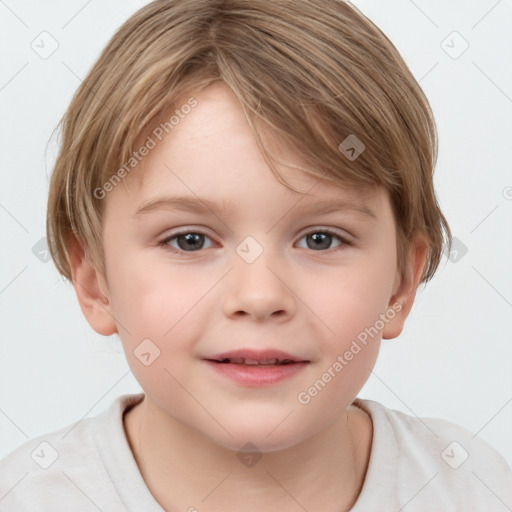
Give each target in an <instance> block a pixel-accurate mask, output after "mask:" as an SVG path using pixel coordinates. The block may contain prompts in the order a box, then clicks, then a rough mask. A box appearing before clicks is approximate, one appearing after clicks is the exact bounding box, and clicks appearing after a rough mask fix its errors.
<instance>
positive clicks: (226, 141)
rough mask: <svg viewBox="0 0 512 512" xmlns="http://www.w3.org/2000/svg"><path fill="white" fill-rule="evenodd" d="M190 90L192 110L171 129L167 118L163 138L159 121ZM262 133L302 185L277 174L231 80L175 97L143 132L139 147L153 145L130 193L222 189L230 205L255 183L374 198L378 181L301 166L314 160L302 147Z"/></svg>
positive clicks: (326, 197) (327, 196) (334, 197)
mask: <svg viewBox="0 0 512 512" xmlns="http://www.w3.org/2000/svg"><path fill="white" fill-rule="evenodd" d="M191 97H193V98H194V100H195V101H196V102H197V104H196V106H195V107H194V109H193V110H192V111H190V109H187V111H188V112H189V113H188V114H187V115H181V116H180V118H179V122H178V123H177V124H175V125H174V126H173V127H172V129H169V128H170V127H169V125H167V128H168V131H169V133H165V130H164V135H163V136H162V137H161V140H159V139H158V137H157V136H155V129H160V132H161V131H162V130H161V127H162V126H164V127H165V124H164V123H166V122H168V121H169V119H170V118H171V117H172V115H173V114H174V113H175V112H176V109H179V105H181V104H185V103H186V102H187V100H188V99H189V98H191ZM184 111H185V109H184ZM175 117H176V116H175ZM176 119H178V118H177V117H176ZM159 127H160V128H159ZM160 132H157V133H160ZM258 133H259V134H260V136H261V137H262V140H263V142H264V144H265V147H266V149H268V150H270V151H271V153H272V154H273V155H275V156H277V157H278V158H279V164H277V165H276V168H277V169H276V170H277V171H278V173H279V174H280V175H281V176H282V177H283V178H284V179H285V180H286V182H287V183H289V184H290V185H291V187H292V189H295V190H291V189H289V188H287V187H285V186H284V185H283V184H281V183H279V182H278V180H277V178H276V177H275V176H274V175H270V173H271V171H270V168H269V166H268V163H267V162H266V160H265V159H264V157H263V155H262V153H261V151H260V150H259V148H258V146H257V144H256V140H255V139H254V136H253V133H252V131H251V129H250V126H249V124H248V122H247V119H246V117H245V114H244V111H243V109H242V107H241V104H240V102H239V101H238V99H237V98H236V96H235V95H234V94H233V93H232V91H231V90H230V89H229V88H228V87H227V86H226V85H224V84H222V83H214V84H211V85H210V86H208V87H207V88H206V89H205V90H203V91H201V92H197V93H195V94H194V93H192V94H188V95H185V96H184V97H183V98H182V99H181V100H179V101H176V102H175V103H174V105H173V106H172V108H170V109H168V110H167V111H166V112H165V113H162V114H161V115H160V116H159V117H158V118H157V119H156V120H155V121H154V122H153V123H151V125H150V128H149V129H148V130H146V131H145V132H144V133H142V134H141V135H140V137H139V138H138V141H137V143H136V147H139V145H140V147H142V146H143V145H144V143H145V142H146V141H148V140H149V139H148V137H149V138H150V139H151V140H152V141H154V147H152V148H151V150H150V151H149V152H148V154H147V156H145V157H144V158H143V159H142V161H141V162H140V163H139V164H138V166H137V168H136V169H135V170H134V172H132V173H131V174H130V175H129V176H128V177H127V179H126V180H124V181H125V183H124V185H125V187H124V188H125V190H126V192H127V193H128V195H129V196H130V201H131V202H133V204H135V203H137V204H138V205H139V207H140V205H142V204H144V203H147V202H148V201H149V200H151V198H156V197H157V196H162V195H163V193H166V194H167V195H171V194H172V195H180V196H183V195H188V196H194V195H195V196H196V197H198V198H199V197H202V198H208V197H210V198H212V199H213V198H214V197H217V198H219V199H220V200H221V201H223V202H224V203H225V204H224V206H225V208H224V209H225V210H227V209H229V208H228V207H232V206H233V203H234V202H236V199H237V198H238V197H240V196H241V193H242V191H243V190H246V191H247V190H250V191H251V192H252V195H253V196H254V195H257V194H258V192H260V193H261V194H260V195H261V196H262V197H263V202H264V203H265V202H266V201H267V200H270V198H271V196H272V194H271V193H270V192H271V190H270V189H272V190H274V188H275V187H279V195H280V196H279V197H280V198H281V199H282V200H283V201H285V200H287V199H290V200H294V201H297V200H298V199H303V200H304V201H306V202H309V201H319V200H322V201H331V202H333V201H339V200H340V199H343V200H345V201H346V202H348V201H349V200H350V201H351V202H352V203H353V204H354V205H361V206H362V207H364V204H365V203H367V202H368V201H369V202H372V200H373V199H374V197H375V193H376V188H375V187H367V188H366V189H361V188H358V189H355V188H350V187H347V186H344V185H342V184H340V183H339V182H338V183H336V182H333V181H332V180H329V179H328V178H327V177H323V179H321V178H320V177H317V176H313V175H311V174H308V173H305V172H303V171H301V170H299V169H297V168H296V166H299V167H303V168H304V167H307V165H305V162H304V160H303V159H302V158H301V157H300V155H299V154H298V153H297V152H294V151H293V150H292V149H290V147H288V146H287V145H286V144H285V143H284V141H283V140H281V139H279V137H276V136H275V135H274V134H272V133H270V132H269V131H266V130H265V129H260V130H258ZM270 178H271V179H270ZM263 183H264V185H263V186H262V184H263ZM265 187H267V188H265ZM177 189H179V190H177ZM241 199H243V198H241Z"/></svg>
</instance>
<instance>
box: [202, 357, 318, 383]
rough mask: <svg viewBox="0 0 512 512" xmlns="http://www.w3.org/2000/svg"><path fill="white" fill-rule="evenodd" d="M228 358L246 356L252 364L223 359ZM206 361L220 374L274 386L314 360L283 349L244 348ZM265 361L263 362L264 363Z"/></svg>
mask: <svg viewBox="0 0 512 512" xmlns="http://www.w3.org/2000/svg"><path fill="white" fill-rule="evenodd" d="M226 359H233V360H235V361H236V360H239V359H245V360H248V361H250V363H249V364H240V363H239V362H220V361H223V360H226ZM273 360H277V361H289V363H287V364H265V363H267V362H269V361H273ZM203 361H204V362H205V363H206V364H207V365H208V366H209V367H210V368H212V370H213V371H215V372H216V373H217V374H220V375H221V376H223V377H226V378H228V379H230V380H231V381H234V382H236V383H237V384H240V385H243V386H248V387H264V386H272V385H274V384H277V383H279V382H282V381H283V380H285V379H288V378H291V377H292V376H294V375H296V374H297V373H299V372H300V371H301V370H303V369H304V368H305V367H306V366H307V365H308V364H309V362H310V361H308V360H306V359H302V358H300V357H297V356H294V355H292V354H288V353H287V352H283V351H281V350H274V349H265V350H251V349H240V350H233V351H230V352H223V353H220V354H214V355H212V356H208V357H205V358H203ZM261 362H263V364H261Z"/></svg>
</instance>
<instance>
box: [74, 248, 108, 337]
mask: <svg viewBox="0 0 512 512" xmlns="http://www.w3.org/2000/svg"><path fill="white" fill-rule="evenodd" d="M69 262H70V265H71V272H72V276H73V286H74V288H75V292H76V295H77V298H78V302H79V304H80V308H81V310H82V313H83V314H84V316H85V318H86V319H87V322H89V325H90V326H91V327H92V328H93V329H94V330H95V331H96V332H97V333H99V334H102V335H103V336H110V335H112V334H115V333H116V332H117V325H116V322H115V320H114V316H113V314H112V306H111V304H110V300H109V298H108V289H107V285H106V282H105V280H104V278H103V276H102V275H101V274H100V272H99V271H98V270H97V269H96V268H95V267H94V266H93V264H92V263H91V262H90V261H89V258H88V257H87V254H86V253H85V251H84V249H83V248H82V246H81V244H80V243H79V242H78V240H76V239H74V241H73V242H72V244H71V246H70V247H69Z"/></svg>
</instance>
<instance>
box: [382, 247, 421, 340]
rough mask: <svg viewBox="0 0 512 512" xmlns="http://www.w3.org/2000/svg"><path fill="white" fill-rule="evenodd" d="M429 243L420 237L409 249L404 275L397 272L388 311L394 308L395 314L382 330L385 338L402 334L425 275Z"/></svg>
mask: <svg viewBox="0 0 512 512" xmlns="http://www.w3.org/2000/svg"><path fill="white" fill-rule="evenodd" d="M427 249H428V245H427V243H426V242H425V240H424V238H423V237H419V238H418V239H417V240H416V242H415V243H413V244H412V246H411V248H410V250H409V256H408V264H407V268H406V271H405V273H404V275H403V276H402V277H401V276H399V275H398V274H397V278H396V279H395V285H394V288H393V289H394V293H393V296H392V297H391V299H390V301H389V305H388V311H390V312H391V310H393V312H394V316H393V317H391V315H389V317H390V318H391V319H390V320H389V322H388V323H387V324H386V326H385V327H384V329H383V331H382V338H383V339H393V338H396V337H398V336H399V335H400V333H401V332H402V330H403V328H404V324H405V320H406V318H407V317H408V316H409V313H410V311H411V309H412V306H413V304H414V299H415V298H416V291H417V289H418V285H419V282H420V280H421V277H422V275H423V270H424V268H425V264H426V259H427Z"/></svg>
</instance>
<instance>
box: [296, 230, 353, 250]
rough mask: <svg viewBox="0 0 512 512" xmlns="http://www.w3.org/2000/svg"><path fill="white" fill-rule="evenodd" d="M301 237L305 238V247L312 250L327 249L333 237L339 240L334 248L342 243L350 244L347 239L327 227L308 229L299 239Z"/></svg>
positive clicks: (342, 244)
mask: <svg viewBox="0 0 512 512" xmlns="http://www.w3.org/2000/svg"><path fill="white" fill-rule="evenodd" d="M303 239H305V240H306V249H312V250H314V251H319V250H320V251H322V250H325V249H329V246H330V245H331V244H332V242H333V241H334V239H338V240H339V241H340V243H338V245H336V246H335V247H334V249H337V248H338V247H340V246H344V245H352V243H351V242H350V241H349V240H347V239H346V238H344V237H343V236H341V235H339V234H337V233H335V232H333V231H331V230H329V229H321V230H320V229H318V230H315V231H310V232H309V233H307V234H306V235H305V236H303V237H302V238H301V240H303Z"/></svg>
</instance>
